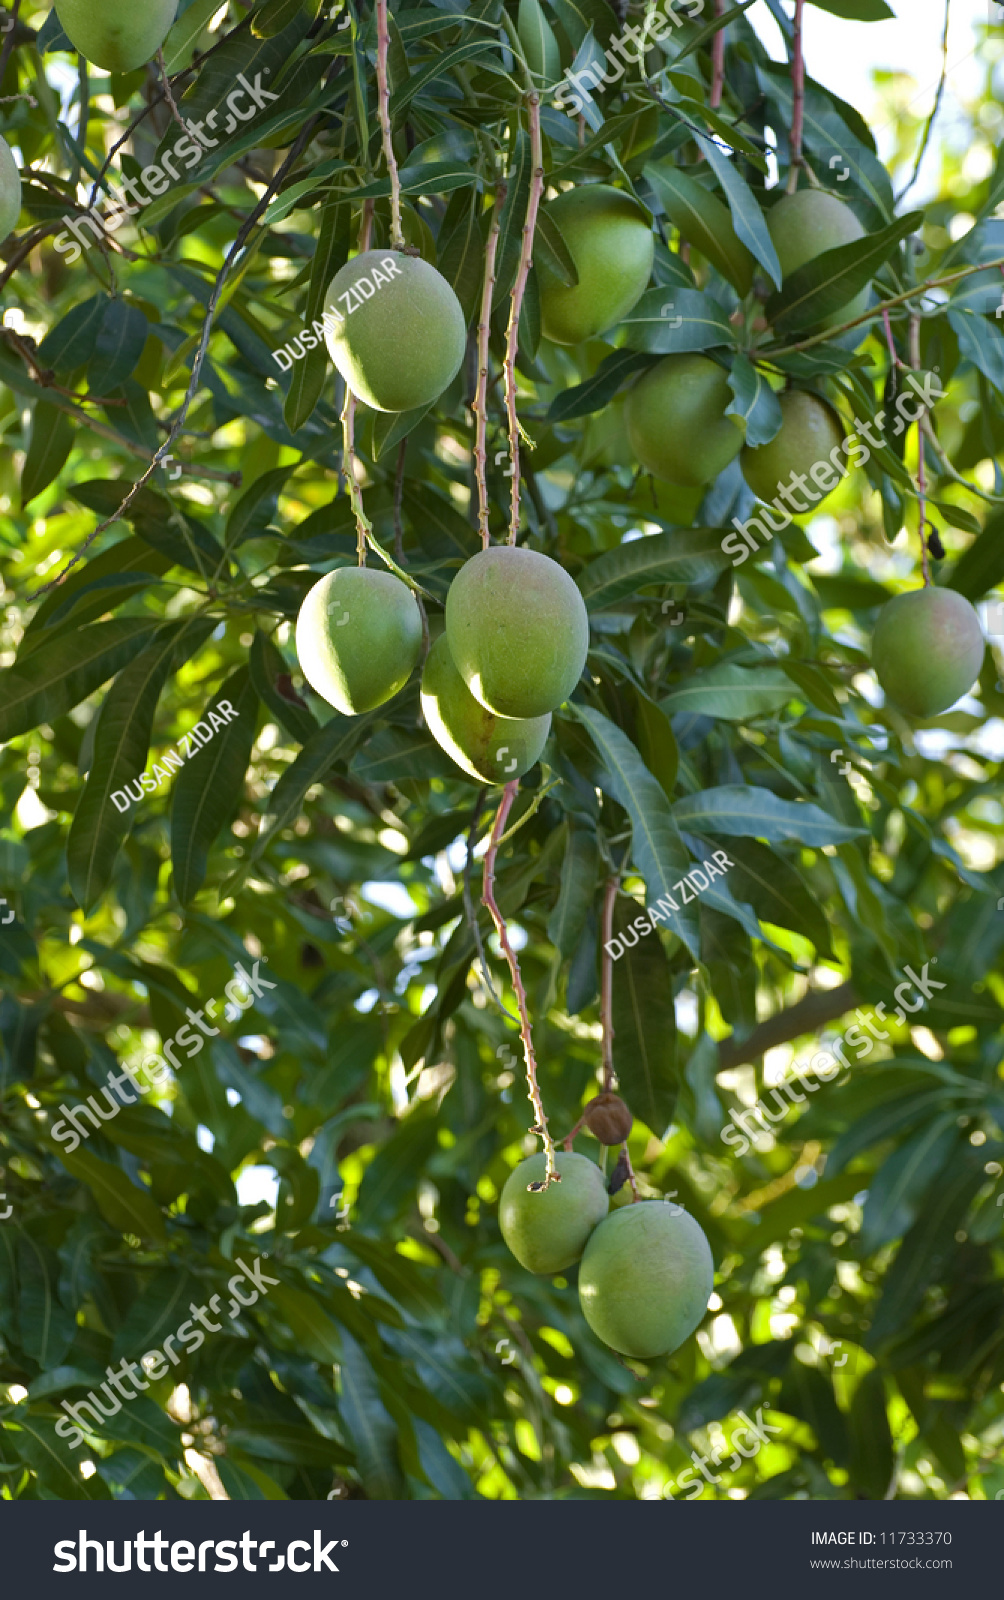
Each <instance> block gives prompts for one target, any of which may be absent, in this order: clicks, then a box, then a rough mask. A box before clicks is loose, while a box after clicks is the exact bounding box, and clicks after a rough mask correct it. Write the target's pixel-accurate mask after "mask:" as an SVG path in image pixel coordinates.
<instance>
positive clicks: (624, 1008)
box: [612, 899, 679, 1139]
mask: <svg viewBox="0 0 1004 1600" xmlns="http://www.w3.org/2000/svg"><path fill="white" fill-rule="evenodd" d="M638 915H639V909H638V906H637V905H636V904H635V902H634V901H633V900H623V899H621V900H618V902H617V906H616V908H615V915H614V935H615V936H620V935H622V934H623V932H624V930H625V928H627V927H628V926H629V925H630V923H631V922H632V921H634V919H635V918H636V917H637V916H638ZM634 937H635V938H636V940H637V942H636V943H635V945H634V946H633V947H632V948H630V949H626V950H625V951H624V953H623V955H619V956H618V958H617V959H616V960H615V961H614V963H613V972H612V979H613V1027H614V1071H615V1072H616V1074H617V1084H618V1089H619V1092H620V1094H621V1095H622V1096H623V1097H624V1099H625V1100H626V1101H627V1103H628V1105H629V1106H630V1107H631V1109H632V1111H633V1112H634V1113H635V1115H636V1116H639V1117H640V1118H641V1119H642V1121H643V1122H644V1123H646V1124H647V1126H648V1127H649V1128H651V1130H652V1132H653V1133H654V1134H655V1136H656V1138H657V1139H661V1138H662V1137H663V1136H664V1134H665V1132H666V1129H667V1128H668V1127H669V1124H670V1122H671V1121H672V1120H673V1111H674V1109H675V1107H676V1097H677V1093H678V1091H679V1083H678V1080H677V1072H676V1006H675V1002H674V999H673V974H672V969H671V967H670V964H669V960H668V959H667V956H666V952H665V950H664V949H663V947H662V941H661V940H660V938H659V935H658V934H657V933H655V932H654V931H653V932H651V933H647V934H642V935H641V937H640V938H639V937H638V934H637V931H636V933H635V935H634Z"/></svg>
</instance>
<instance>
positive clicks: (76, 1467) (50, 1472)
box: [4, 12, 112, 1500]
mask: <svg viewBox="0 0 1004 1600" xmlns="http://www.w3.org/2000/svg"><path fill="white" fill-rule="evenodd" d="M53 16H55V12H53ZM12 1420H13V1421H14V1422H16V1424H17V1427H18V1431H17V1432H16V1433H13V1432H11V1433H5V1434H4V1438H5V1439H6V1440H8V1441H9V1442H10V1443H11V1444H12V1445H13V1446H14V1448H15V1450H16V1451H17V1453H18V1455H19V1456H20V1457H21V1460H22V1461H23V1462H24V1463H25V1465H26V1466H28V1467H30V1468H31V1470H32V1471H33V1472H36V1473H37V1474H38V1478H39V1481H40V1482H41V1483H43V1484H44V1485H45V1487H46V1489H47V1490H48V1491H49V1493H50V1494H51V1495H52V1496H53V1497H54V1498H55V1499H57V1500H110V1499H111V1497H112V1495H111V1490H110V1489H109V1487H108V1485H107V1483H106V1482H105V1480H104V1478H103V1477H102V1476H101V1474H100V1473H99V1472H95V1473H92V1474H91V1476H90V1477H89V1478H82V1477H81V1476H80V1462H79V1460H78V1458H77V1456H76V1455H74V1453H73V1451H72V1450H71V1449H70V1447H69V1444H68V1443H67V1441H66V1440H65V1439H63V1438H61V1437H60V1436H59V1434H58V1433H57V1432H56V1424H55V1422H53V1421H50V1419H49V1418H48V1417H40V1416H36V1415H35V1414H34V1413H33V1412H31V1411H29V1410H28V1408H27V1407H21V1406H19V1407H18V1409H17V1411H15V1412H14V1415H13V1418H12Z"/></svg>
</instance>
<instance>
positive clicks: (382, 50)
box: [376, 0, 404, 250]
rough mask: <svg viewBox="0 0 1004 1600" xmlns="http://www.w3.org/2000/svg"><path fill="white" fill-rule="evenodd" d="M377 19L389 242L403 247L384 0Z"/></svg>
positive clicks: (399, 181) (400, 247)
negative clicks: (388, 201) (388, 180)
mask: <svg viewBox="0 0 1004 1600" xmlns="http://www.w3.org/2000/svg"><path fill="white" fill-rule="evenodd" d="M376 22H377V63H376V65H377V102H378V106H379V113H380V134H381V138H382V141H383V153H384V159H385V160H386V162H387V171H388V172H389V174H390V242H391V247H392V248H393V249H394V250H403V249H404V232H403V230H402V228H401V179H400V177H399V176H398V170H397V160H396V158H395V156H394V143H393V138H392V135H391V128H390V83H389V81H388V78H387V50H388V47H389V45H390V29H389V27H388V24H387V0H376Z"/></svg>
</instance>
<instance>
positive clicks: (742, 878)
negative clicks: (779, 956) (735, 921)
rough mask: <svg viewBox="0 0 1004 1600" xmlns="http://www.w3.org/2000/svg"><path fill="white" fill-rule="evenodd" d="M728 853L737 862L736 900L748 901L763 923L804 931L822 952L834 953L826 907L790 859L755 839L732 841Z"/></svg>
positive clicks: (732, 873) (733, 877) (733, 870)
mask: <svg viewBox="0 0 1004 1600" xmlns="http://www.w3.org/2000/svg"><path fill="white" fill-rule="evenodd" d="M728 854H729V858H730V860H731V861H732V862H733V863H734V864H733V866H731V867H730V868H729V869H728V874H729V875H728V883H729V887H730V888H731V890H732V892H733V894H734V895H735V896H736V898H737V900H744V901H748V902H749V904H750V905H751V906H752V907H753V909H754V911H755V912H756V914H757V916H758V917H760V918H761V919H762V920H763V921H764V922H773V923H776V924H777V926H778V927H779V928H791V929H793V930H794V932H796V933H802V934H805V935H806V937H807V938H809V939H811V940H812V942H813V944H814V945H815V946H816V949H817V950H818V951H819V953H820V954H821V955H829V954H831V949H830V930H829V925H828V923H827V921H826V916H825V914H824V912H823V909H822V907H821V906H820V904H819V902H818V900H817V899H816V897H815V896H814V895H813V894H811V893H810V891H809V889H808V887H807V885H806V884H805V883H804V882H803V881H802V879H801V877H800V876H799V874H798V873H797V872H796V870H795V868H794V867H793V866H792V865H791V863H790V862H789V861H786V860H785V858H784V857H783V856H782V855H780V854H779V853H778V852H777V851H776V850H771V849H769V848H768V847H767V846H766V845H762V844H758V843H757V842H756V840H754V839H742V840H740V841H739V842H736V841H735V840H733V841H732V842H731V843H730V845H729V849H728Z"/></svg>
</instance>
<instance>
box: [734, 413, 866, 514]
mask: <svg viewBox="0 0 1004 1600" xmlns="http://www.w3.org/2000/svg"><path fill="white" fill-rule="evenodd" d="M778 398H779V400H780V403H781V427H780V430H779V431H778V433H776V434H775V435H774V438H773V439H771V441H770V443H769V444H762V445H760V446H759V448H758V449H755V450H754V449H753V448H752V446H750V445H746V446H745V447H744V449H743V453H742V455H741V456H740V458H739V465H740V466H741V468H742V473H743V477H744V478H745V479H746V482H747V483H748V484H749V486H750V488H751V489H752V490H753V493H754V494H755V495H756V496H757V497H758V499H760V500H766V501H767V503H768V504H770V503H771V501H773V500H774V499H775V498H777V496H778V495H779V494H780V492H781V490H782V489H788V490H789V492H790V495H791V498H790V500H789V501H788V502H787V503H788V505H789V509H790V510H792V511H794V512H795V513H796V515H798V514H799V507H801V509H802V511H814V510H815V509H816V507H817V506H818V505H820V504H821V503H822V501H823V500H825V498H826V496H827V495H828V494H829V493H830V492H831V491H832V490H833V489H835V488H836V487H837V484H838V483H839V482H840V481H841V474H842V473H845V472H846V470H847V456H846V453H844V454H842V455H841V456H840V457H838V459H839V460H840V467H839V469H838V467H837V466H836V465H835V462H834V461H833V460H831V459H830V455H831V451H834V450H836V449H837V447H838V446H839V445H840V444H841V443H842V442H843V438H844V430H843V428H842V427H841V425H840V419H839V417H838V416H837V414H836V412H835V411H833V410H832V409H831V408H830V407H829V406H828V405H827V404H826V402H825V400H820V399H819V398H818V397H817V396H816V395H814V394H807V393H806V392H805V391H804V390H802V389H789V390H788V391H787V392H786V393H785V394H782V395H779V397H778ZM793 475H794V483H793V482H792V476H793ZM799 478H801V480H802V481H801V482H799V481H798V480H799ZM781 503H782V505H783V504H785V503H786V502H785V501H784V500H782V502H781Z"/></svg>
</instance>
